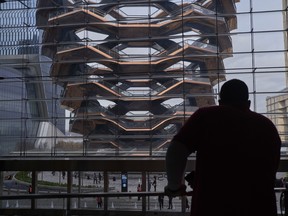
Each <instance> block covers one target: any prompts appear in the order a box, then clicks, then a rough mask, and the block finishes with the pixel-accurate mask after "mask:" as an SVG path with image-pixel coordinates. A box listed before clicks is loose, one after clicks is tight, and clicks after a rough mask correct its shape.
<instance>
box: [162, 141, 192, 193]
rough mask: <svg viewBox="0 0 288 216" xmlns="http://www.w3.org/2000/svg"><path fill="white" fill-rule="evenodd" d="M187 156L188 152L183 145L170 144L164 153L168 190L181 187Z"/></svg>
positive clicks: (178, 143) (176, 142)
mask: <svg viewBox="0 0 288 216" xmlns="http://www.w3.org/2000/svg"><path fill="white" fill-rule="evenodd" d="M188 156H189V151H188V149H187V147H186V146H185V145H184V144H183V143H181V142H178V141H172V142H171V144H170V146H169V147H168V150H167V153H166V172H167V180H168V185H167V186H168V188H169V189H170V190H177V189H179V188H180V187H181V185H182V180H183V178H184V174H185V168H186V163H187V157H188Z"/></svg>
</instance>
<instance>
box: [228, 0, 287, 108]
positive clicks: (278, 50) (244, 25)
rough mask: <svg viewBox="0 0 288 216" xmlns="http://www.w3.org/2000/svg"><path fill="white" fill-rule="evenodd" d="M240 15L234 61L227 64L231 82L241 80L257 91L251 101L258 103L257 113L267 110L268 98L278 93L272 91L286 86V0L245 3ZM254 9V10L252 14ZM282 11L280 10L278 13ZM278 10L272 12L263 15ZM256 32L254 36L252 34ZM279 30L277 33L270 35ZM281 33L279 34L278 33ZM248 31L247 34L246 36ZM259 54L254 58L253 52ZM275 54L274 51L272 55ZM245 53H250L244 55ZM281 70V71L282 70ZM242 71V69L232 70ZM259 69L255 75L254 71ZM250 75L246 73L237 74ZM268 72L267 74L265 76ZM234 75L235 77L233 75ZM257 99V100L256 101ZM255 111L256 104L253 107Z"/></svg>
mask: <svg viewBox="0 0 288 216" xmlns="http://www.w3.org/2000/svg"><path fill="white" fill-rule="evenodd" d="M236 6H237V12H238V13H240V14H239V15H238V20H237V21H238V27H237V29H236V30H234V31H232V32H233V33H237V34H235V35H234V36H232V42H233V51H234V52H235V54H234V56H233V57H232V58H227V59H226V60H225V61H224V62H225V67H226V72H227V73H228V75H227V76H226V78H227V79H231V78H240V79H242V80H244V81H245V82H246V83H247V84H248V86H249V89H250V92H254V91H256V94H254V95H251V96H250V99H252V102H253V103H255V108H256V110H255V111H258V112H265V111H266V98H267V97H268V96H275V95H277V94H275V93H274V94H273V93H268V92H277V91H281V90H282V89H284V88H285V87H286V86H285V85H286V81H285V73H284V66H285V61H284V54H285V53H284V52H283V50H284V37H283V36H284V35H283V32H281V30H283V14H282V12H281V11H280V10H282V0H273V1H271V0H253V1H252V5H250V1H244V0H241V2H239V3H237V4H236ZM251 6H252V11H253V12H257V13H255V14H253V17H252V19H251V13H249V11H250V8H251ZM277 10H278V11H277ZM265 11H266V12H267V11H274V12H269V13H265V14H264V13H261V12H265ZM252 29H253V31H254V32H255V33H254V34H253V37H251V34H250V33H249V32H251V31H252ZM267 31H276V32H267ZM277 31H278V32H277ZM246 32H247V33H246ZM252 50H254V52H255V54H254V55H253V56H252V54H251V52H252ZM271 51H273V52H271ZM243 52H249V53H246V54H243ZM279 67H280V68H279ZM232 68H238V70H233V71H232V70H230V69H232ZM254 69H256V70H255V74H254V75H253V74H252V73H251V72H252V71H253V70H254ZM237 72H240V73H246V74H237ZM264 72H265V73H264ZM230 73H231V74H230ZM254 98H255V101H254ZM252 109H253V110H254V105H253V106H252Z"/></svg>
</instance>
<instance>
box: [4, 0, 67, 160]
mask: <svg viewBox="0 0 288 216" xmlns="http://www.w3.org/2000/svg"><path fill="white" fill-rule="evenodd" d="M35 7H36V1H25V2H24V3H23V2H20V1H7V2H4V3H3V2H2V4H0V8H1V10H0V16H1V19H0V25H1V28H0V71H1V77H3V78H4V79H3V80H0V137H1V139H0V147H1V148H0V155H6V154H10V153H11V152H15V151H23V150H32V149H35V148H37V149H39V148H42V149H45V148H47V149H51V148H52V147H53V146H54V145H55V143H56V142H57V138H56V139H55V137H62V138H63V136H64V132H65V119H64V118H65V111H64V110H63V109H61V108H60V106H59V100H58V98H59V95H60V93H61V91H62V87H60V86H56V85H54V84H53V82H52V79H51V78H50V76H49V70H50V66H51V60H49V59H48V58H47V57H43V56H41V55H40V47H39V44H40V39H39V37H40V31H39V30H38V29H36V27H35V22H36V21H35V16H36V15H35V13H36V10H35ZM22 8H23V9H25V10H20V9H22ZM23 26H25V27H24V28H23ZM2 27H5V28H2ZM49 62H50V63H49ZM51 137H53V138H51Z"/></svg>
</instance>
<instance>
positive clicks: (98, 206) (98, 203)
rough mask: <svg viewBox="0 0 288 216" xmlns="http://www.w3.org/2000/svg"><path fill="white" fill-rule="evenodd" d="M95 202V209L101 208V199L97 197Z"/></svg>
mask: <svg viewBox="0 0 288 216" xmlns="http://www.w3.org/2000/svg"><path fill="white" fill-rule="evenodd" d="M96 200H97V208H102V202H103V201H102V197H100V196H97V197H96Z"/></svg>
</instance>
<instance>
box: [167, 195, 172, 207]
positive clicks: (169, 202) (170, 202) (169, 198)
mask: <svg viewBox="0 0 288 216" xmlns="http://www.w3.org/2000/svg"><path fill="white" fill-rule="evenodd" d="M172 199H173V197H172V196H168V209H173V204H172Z"/></svg>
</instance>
